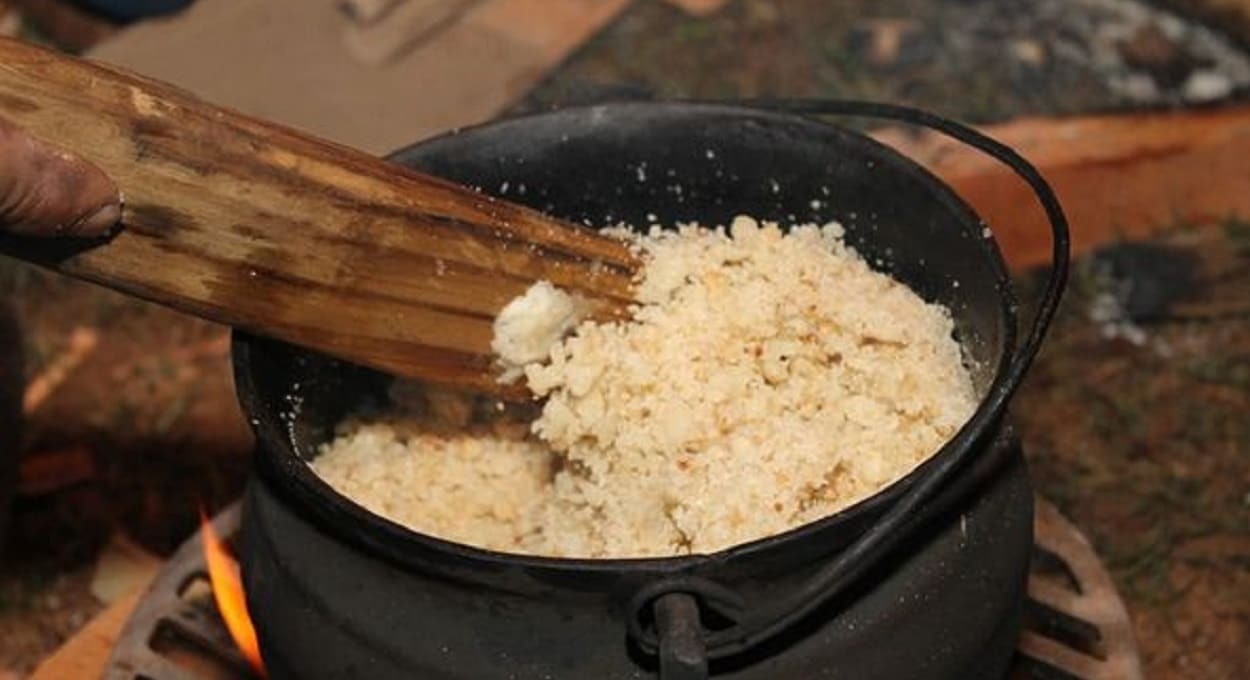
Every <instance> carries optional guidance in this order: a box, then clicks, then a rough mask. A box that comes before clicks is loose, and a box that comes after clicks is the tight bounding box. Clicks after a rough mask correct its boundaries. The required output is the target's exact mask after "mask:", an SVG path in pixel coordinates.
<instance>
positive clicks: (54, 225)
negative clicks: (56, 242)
mask: <svg viewBox="0 0 1250 680" xmlns="http://www.w3.org/2000/svg"><path fill="white" fill-rule="evenodd" d="M120 218H121V196H120V194H119V193H118V190H117V186H116V185H115V184H113V181H112V180H111V179H109V178H108V176H107V175H105V174H104V172H102V171H101V170H100V169H99V168H97V167H95V166H94V165H91V164H90V163H88V162H86V161H84V160H82V159H80V158H78V157H76V156H72V155H70V154H67V153H65V152H63V151H60V150H59V149H56V148H54V147H52V146H50V145H48V144H45V143H43V142H40V141H38V140H36V139H34V138H33V137H31V136H29V135H27V134H26V133H24V132H23V131H22V130H20V129H19V128H17V127H16V126H14V125H13V124H11V123H9V122H8V121H5V120H4V119H3V118H0V231H4V230H7V231H10V232H13V233H19V234H28V235H35V236H51V235H66V236H97V235H100V234H103V233H105V232H107V231H108V230H109V229H111V228H112V227H113V226H114V225H116V224H117V221H118V220H119V219H120Z"/></svg>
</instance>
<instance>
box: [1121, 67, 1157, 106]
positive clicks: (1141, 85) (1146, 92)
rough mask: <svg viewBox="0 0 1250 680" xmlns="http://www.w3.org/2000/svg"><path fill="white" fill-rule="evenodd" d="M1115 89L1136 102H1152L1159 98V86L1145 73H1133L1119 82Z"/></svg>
mask: <svg viewBox="0 0 1250 680" xmlns="http://www.w3.org/2000/svg"><path fill="white" fill-rule="evenodd" d="M1115 89H1117V90H1119V91H1120V93H1121V94H1123V95H1124V96H1125V97H1127V98H1128V99H1130V100H1132V101H1135V102H1150V101H1155V100H1156V99H1158V98H1159V86H1158V85H1155V81H1154V79H1153V78H1151V77H1150V76H1148V75H1146V74H1144V73H1132V74H1129V75H1127V76H1125V77H1124V78H1121V79H1119V80H1117V81H1116V82H1115Z"/></svg>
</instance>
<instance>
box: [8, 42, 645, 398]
mask: <svg viewBox="0 0 1250 680" xmlns="http://www.w3.org/2000/svg"><path fill="white" fill-rule="evenodd" d="M0 116H3V117H5V118H7V119H9V120H10V121H12V122H13V123H15V124H17V125H19V126H20V127H22V128H24V129H25V130H26V131H27V132H28V133H30V134H31V135H33V136H35V137H38V138H40V139H43V140H44V141H47V142H50V143H52V144H55V145H57V146H59V147H61V148H63V149H65V150H68V151H71V152H74V153H76V154H79V155H80V156H82V157H84V158H86V159H87V160H90V161H92V162H94V163H95V164H96V165H98V166H99V167H100V168H102V169H103V170H104V171H105V172H107V173H108V174H109V175H110V176H111V177H112V178H113V180H114V181H115V182H116V183H117V184H118V186H119V187H120V188H121V191H122V194H123V196H124V198H125V207H124V209H123V216H122V226H123V228H122V229H121V230H120V231H119V232H118V233H117V234H116V235H115V236H114V237H113V238H111V239H109V240H107V241H104V242H96V243H81V242H70V241H68V240H35V239H29V238H26V239H21V238H17V237H3V238H0V252H2V253H5V254H7V255H10V256H13V257H17V258H19V259H24V260H29V261H33V262H37V263H38V264H41V265H44V266H47V267H49V268H51V269H54V270H56V271H59V272H63V273H65V274H69V275H71V276H75V277H79V278H82V279H86V280H89V281H93V282H95V283H99V284H102V285H104V286H107V287H110V288H114V289H117V290H120V291H122V292H125V293H129V294H132V295H135V296H138V297H142V298H145V299H148V300H152V301H155V302H158V303H161V304H165V305H168V306H170V307H173V308H175V309H179V310H182V311H185V312H189V313H191V314H195V315H197V316H201V317H204V318H206V319H211V320H213V321H217V322H220V323H224V324H229V325H231V326H234V327H236V328H241V329H245V330H247V331H250V332H254V333H258V334H262V335H267V336H270V337H274V338H278V339H281V340H284V341H288V342H291V343H294V344H298V345H302V346H305V347H309V348H312V349H315V350H319V351H322V352H325V353H327V354H330V355H333V356H337V357H341V358H344V359H348V360H351V361H354V362H357V363H360V364H364V365H367V366H371V367H374V368H378V369H381V370H384V371H388V372H391V373H395V374H398V375H403V376H407V377H413V378H421V379H426V380H430V381H434V382H439V383H444V384H450V385H460V386H467V387H471V388H474V389H479V390H481V389H488V390H492V391H493V390H494V389H495V387H496V383H495V380H494V379H493V377H492V375H491V373H492V371H491V359H490V342H491V324H492V321H493V319H494V317H495V315H496V314H497V313H498V312H499V311H500V309H502V308H503V306H504V305H505V304H507V302H508V301H509V300H511V299H512V298H514V297H515V296H517V295H520V294H521V293H522V292H524V291H525V289H526V288H527V287H528V286H529V285H530V284H532V283H534V282H535V281H539V280H548V281H551V282H552V283H553V284H555V285H557V286H559V287H562V288H566V289H569V290H571V291H576V292H577V293H579V294H580V295H582V296H584V297H585V298H586V299H587V300H588V301H590V302H591V303H592V304H594V305H595V306H596V307H595V308H596V311H597V313H600V314H603V315H612V314H613V313H616V312H619V311H620V310H621V309H623V307H624V306H625V305H626V304H627V303H628V301H629V298H630V283H631V282H630V279H631V275H632V273H633V271H634V270H635V268H636V265H637V263H636V261H635V259H634V256H633V255H632V254H631V253H630V252H629V250H628V249H627V248H626V247H624V246H623V245H622V244H620V243H618V242H615V241H612V240H609V239H607V238H604V237H601V236H599V235H597V234H595V233H594V232H592V231H590V230H588V229H586V228H583V227H579V226H574V225H570V224H566V223H563V222H559V221H557V220H555V219H553V218H551V217H548V216H545V215H543V214H541V213H539V212H536V211H534V210H531V209H528V208H525V207H521V206H518V205H514V204H511V203H506V202H503V201H499V200H496V199H494V198H491V197H488V196H485V195H483V194H480V193H477V192H474V191H472V190H470V189H468V188H465V187H461V186H458V185H455V184H452V183H450V182H446V181H443V180H440V179H436V178H433V177H430V176H427V175H423V174H420V173H417V172H413V171H411V170H408V169H405V168H402V167H399V166H396V165H394V164H391V163H387V162H385V161H383V160H380V159H377V158H374V157H372V156H369V155H368V154H365V153H362V152H360V151H356V150H353V149H350V148H346V147H343V146H340V145H337V144H334V143H331V142H327V141H324V140H320V139H317V138H314V137H312V136H310V135H307V134H303V133H300V132H297V131H295V130H292V129H290V128H286V127H282V126H279V125H275V124H273V123H268V122H265V121H261V120H257V119H255V118H251V117H248V116H244V115H242V114H240V113H238V112H235V111H230V110H228V109H224V108H220V107H217V106H212V105H210V104H207V103H205V102H203V101H201V100H199V99H197V98H196V97H195V96H193V95H191V94H189V93H187V92H184V91H181V90H178V89H176V88H173V87H171V86H169V85H166V84H163V83H159V82H155V81H153V80H150V79H147V78H143V77H141V76H138V75H135V74H132V73H127V72H125V71H122V70H119V69H116V68H111V67H108V66H104V65H100V64H95V63H91V62H88V61H84V60H81V59H75V58H71V57H66V56H62V55H59V54H56V53H53V52H50V51H47V50H44V49H41V48H37V47H34V46H31V45H28V44H25V43H21V42H17V41H14V40H5V39H0Z"/></svg>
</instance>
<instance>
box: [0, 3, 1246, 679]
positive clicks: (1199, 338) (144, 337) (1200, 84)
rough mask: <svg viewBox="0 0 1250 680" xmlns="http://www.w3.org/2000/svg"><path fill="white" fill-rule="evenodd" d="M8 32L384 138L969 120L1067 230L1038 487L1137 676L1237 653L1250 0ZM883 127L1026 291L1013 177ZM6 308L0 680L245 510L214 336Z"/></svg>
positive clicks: (520, 12) (19, 10)
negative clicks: (1035, 176)
mask: <svg viewBox="0 0 1250 680" xmlns="http://www.w3.org/2000/svg"><path fill="white" fill-rule="evenodd" d="M0 34H2V35H6V36H18V37H20V38H23V39H26V40H31V41H36V42H41V43H45V44H48V45H52V46H54V47H56V48H58V49H62V50H65V51H68V52H72V53H77V54H83V55H87V56H91V57H94V58H98V59H102V60H106V61H110V62H113V63H117V64H121V65H123V66H126V67H128V68H131V69H134V70H137V71H139V72H142V73H145V74H148V75H151V76H154V77H157V78H160V79H162V80H167V81H170V82H173V83H175V84H177V85H180V86H182V87H185V88H187V89H189V90H191V91H193V92H196V93H198V94H200V95H202V96H204V97H205V98H207V99H209V100H212V101H214V102H217V103H221V104H225V105H228V106H232V107H235V108H238V109H241V110H243V111H245V112H247V113H251V114H254V115H258V116H262V117H266V118H271V119H274V120H277V121H281V122H285V123H288V124H290V125H294V126H297V127H300V128H303V129H306V130H309V131H311V132H314V133H316V134H318V135H321V136H325V137H328V138H331V139H334V140H336V141H340V142H342V143H345V144H349V145H352V146H356V147H359V148H362V149H365V150H367V151H370V152H372V153H376V154H385V153H387V152H389V151H392V150H395V149H398V148H400V147H403V146H405V145H407V144H409V143H411V142H415V141H417V140H420V139H423V138H426V137H428V136H430V135H433V134H438V133H440V132H444V131H447V130H449V129H453V128H456V127H461V126H465V125H471V124H473V123H477V122H481V121H485V120H489V119H491V118H494V117H497V116H501V115H509V114H517V113H523V112H527V111H536V110H542V109H546V108H550V107H556V106H565V105H570V104H579V103H591V102H603V101H611V100H619V99H652V98H678V97H701V98H742V97H760V96H820V97H843V98H866V99H876V100H883V101H891V102H901V103H907V104H911V105H915V106H919V107H923V108H926V109H930V110H933V111H935V112H938V113H941V114H944V115H947V116H950V117H954V118H957V119H961V120H964V121H968V122H972V123H975V124H977V125H980V126H983V127H984V128H985V129H986V130H987V131H989V132H990V133H991V134H994V135H995V136H997V137H1000V138H1002V139H1004V140H1005V141H1007V142H1009V143H1011V144H1012V145H1013V146H1016V147H1017V148H1019V149H1020V150H1021V151H1022V152H1024V153H1025V155H1026V156H1028V157H1030V158H1031V159H1032V160H1034V162H1035V163H1037V164H1038V165H1039V166H1040V168H1041V169H1042V171H1043V172H1044V173H1045V174H1047V175H1048V176H1049V177H1050V178H1051V179H1052V180H1053V181H1054V182H1055V184H1056V186H1057V188H1058V189H1059V192H1060V195H1061V198H1062V199H1063V201H1064V203H1065V207H1066V208H1067V209H1068V210H1069V212H1070V213H1071V215H1072V217H1073V227H1074V230H1075V233H1076V240H1077V254H1078V260H1077V266H1076V268H1075V270H1074V273H1073V278H1072V281H1071V285H1070V288H1069V291H1070V293H1069V295H1068V297H1067V298H1066V300H1065V302H1064V306H1063V310H1062V313H1061V317H1060V319H1059V322H1058V324H1057V326H1056V328H1055V329H1054V331H1053V332H1052V335H1051V339H1050V341H1049V342H1048V344H1047V346H1046V348H1045V351H1044V355H1043V356H1042V358H1041V360H1040V361H1039V363H1038V365H1037V367H1036V368H1035V369H1034V371H1033V373H1032V375H1031V377H1030V379H1029V382H1028V384H1027V385H1026V387H1025V389H1024V391H1023V393H1022V394H1021V395H1020V397H1019V398H1018V399H1017V401H1016V406H1015V409H1014V413H1015V417H1016V419H1017V421H1018V424H1019V427H1020V430H1021V432H1022V436H1023V439H1024V442H1025V448H1026V455H1027V457H1028V459H1029V461H1030V463H1031V465H1032V467H1033V473H1034V477H1035V483H1036V485H1037V487H1038V490H1039V492H1040V493H1041V494H1043V495H1045V496H1046V497H1047V498H1049V499H1050V500H1052V501H1053V502H1055V503H1056V505H1058V506H1059V508H1060V509H1061V510H1062V511H1063V512H1064V513H1065V514H1067V515H1068V516H1069V517H1071V518H1072V519H1073V520H1075V522H1076V523H1077V524H1078V525H1079V526H1080V527H1081V528H1082V529H1083V530H1084V532H1085V533H1086V534H1087V535H1088V536H1089V538H1090V539H1091V541H1092V542H1093V543H1094V546H1095V548H1096V549H1097V550H1098V552H1099V554H1100V555H1101V557H1102V558H1103V560H1104V562H1105V564H1106V566H1107V567H1108V569H1109V571H1110V572H1111V574H1112V576H1113V577H1114V579H1115V582H1116V585H1117V586H1118V588H1119V589H1120V592H1121V595H1122V596H1123V597H1124V599H1125V600H1126V603H1127V605H1128V609H1129V611H1130V614H1131V616H1132V620H1133V624H1134V627H1135V631H1136V634H1137V637H1138V642H1139V645H1140V648H1141V652H1142V657H1143V662H1144V664H1145V666H1146V671H1147V676H1148V677H1152V678H1203V679H1207V678H1211V679H1217V678H1229V679H1231V678H1241V677H1245V675H1244V673H1245V672H1246V669H1250V644H1247V643H1250V101H1247V94H1248V93H1250V0H1167V1H1162V0H1160V1H1149V2H1148V1H1145V0H840V1H836V2H831V1H830V0H776V1H768V0H338V1H334V0H197V1H195V2H192V1H190V0H147V1H142V0H134V1H125V0H77V1H74V0H0ZM848 124H851V125H859V126H862V125H863V124H862V123H856V122H853V121H852V122H849V123H848ZM874 134H877V135H878V136H879V138H881V139H886V140H889V141H891V143H894V144H896V145H897V146H899V147H900V148H902V149H903V150H904V151H906V152H908V153H910V154H911V155H913V156H914V157H916V158H918V159H919V160H921V161H922V162H924V163H925V164H927V165H928V166H929V167H931V168H933V169H934V170H935V172H937V173H938V174H939V175H941V176H942V177H943V178H945V179H947V180H948V181H950V182H951V183H952V184H954V185H955V186H956V188H957V189H960V190H961V191H964V192H966V193H965V195H967V196H968V197H969V200H970V201H971V202H972V203H973V205H974V207H976V208H978V210H980V211H982V214H983V215H984V216H985V217H986V218H987V219H988V221H989V222H990V224H991V225H992V226H993V227H994V229H995V231H996V233H999V234H1000V240H1001V241H1002V243H1003V244H1004V247H1005V248H1006V249H1007V250H1008V255H1009V259H1010V260H1011V261H1012V263H1013V265H1014V266H1015V267H1016V272H1017V276H1018V278H1019V281H1020V282H1021V284H1022V285H1023V286H1024V288H1025V290H1028V289H1029V287H1030V286H1032V285H1033V282H1034V280H1035V279H1036V278H1037V275H1036V272H1035V271H1033V267H1034V266H1036V265H1038V264H1039V263H1040V262H1042V261H1043V260H1044V258H1043V257H1041V255H1044V253H1045V248H1046V242H1045V239H1044V237H1042V236H1039V233H1040V232H1038V231H1037V230H1038V229H1039V228H1040V227H1039V226H1038V225H1040V221H1039V216H1038V215H1036V214H1033V209H1032V207H1031V206H1026V205H1023V204H1021V203H1019V202H1017V201H1014V200H1007V199H1005V198H1004V197H1006V196H1012V195H1014V194H1010V193H1009V192H1008V189H1006V188H1004V187H1008V186H1009V183H1010V180H1009V178H1005V176H1003V175H1001V174H1000V173H998V171H996V170H994V169H990V168H987V167H986V165H985V164H984V163H981V162H980V161H977V160H976V159H972V158H969V157H968V156H966V155H961V154H960V153H959V152H956V151H953V150H952V149H951V148H950V147H949V146H946V145H943V144H941V143H940V142H937V141H935V140H933V139H930V138H927V137H925V136H918V135H915V134H912V133H910V132H907V131H897V130H874ZM1016 189H1018V187H1017V188H1015V189H1012V190H1016ZM0 305H7V306H9V307H11V309H5V310H3V311H0V345H5V344H6V343H8V346H6V347H0V351H5V352H11V351H13V349H12V348H14V347H17V346H20V347H21V348H22V350H23V351H24V356H25V366H24V369H23V370H24V379H23V380H22V381H21V382H20V384H19V382H18V381H16V380H9V381H7V383H6V382H5V381H4V380H0V390H5V389H8V390H9V391H10V394H9V395H8V396H9V397H10V398H12V399H16V400H20V401H21V404H22V411H23V414H24V420H25V427H24V431H23V436H22V438H21V441H20V442H18V443H16V444H15V445H12V446H9V447H8V448H7V449H6V448H5V444H4V442H3V441H0V523H2V522H3V515H4V513H5V511H6V508H7V509H8V510H9V511H10V512H11V516H10V517H9V521H8V522H7V524H8V529H7V534H3V533H0V535H3V536H4V538H3V541H4V542H3V547H2V548H0V679H4V678H7V677H14V678H18V677H24V676H25V675H26V674H27V673H28V672H30V671H31V669H33V668H34V667H35V666H36V665H37V664H38V663H39V662H40V660H41V659H43V658H44V657H46V656H47V655H49V654H50V653H52V652H53V651H54V650H55V649H57V647H58V646H59V645H61V644H62V643H63V642H64V641H65V640H66V639H68V638H69V637H70V636H72V635H73V634H74V633H76V632H77V631H78V630H80V629H81V628H82V627H83V626H84V625H85V624H86V623H87V622H88V621H90V620H91V619H92V617H94V616H95V615H96V614H98V613H99V612H100V611H101V610H103V609H104V608H105V607H106V605H107V604H109V603H110V602H112V601H113V600H115V599H116V598H117V597H118V596H119V595H120V594H122V593H125V592H127V591H128V589H130V588H132V587H133V586H134V585H135V584H140V583H143V582H145V580H146V579H147V578H150V574H151V573H152V571H153V570H154V569H155V568H156V567H157V566H158V565H159V564H160V562H161V560H162V558H163V557H165V556H167V555H168V553H169V552H170V551H171V550H173V549H174V548H175V547H176V546H177V545H178V544H179V543H180V542H181V541H182V540H183V539H184V538H186V536H188V535H189V534H190V533H191V532H193V531H194V529H195V527H196V525H197V522H198V519H197V508H198V507H199V506H201V505H203V506H204V507H206V508H207V509H209V510H215V509H218V508H220V507H222V506H224V505H226V504H228V503H229V502H231V501H232V500H234V499H235V498H236V497H237V496H238V495H239V493H240V490H241V488H242V484H243V482H244V480H245V478H246V475H247V471H248V468H249V453H250V447H251V439H250V434H249V432H248V431H247V428H246V425H245V423H244V422H243V420H242V417H241V416H240V415H239V412H238V406H237V404H236V401H235V396H234V393H233V387H232V385H231V379H230V371H229V360H228V359H229V357H228V342H227V334H226V331H225V329H223V328H221V327H217V326H214V325H211V324H208V323H205V322H201V321H198V320H194V319H190V318H187V317H183V316H180V315H178V314H175V313H173V312H170V311H167V310H164V309H161V308H157V307H154V306H151V305H148V304H145V303H141V302H137V301H135V300H131V299H128V298H125V297H121V296H119V295H116V294H113V293H109V292H107V291H104V290H101V289H99V288H96V287H93V286H90V285H87V284H83V283H78V282H75V281H71V280H68V279H64V278H61V277H58V276H55V275H51V274H47V273H44V272H42V271H39V270H36V269H33V268H30V267H27V266H24V265H21V264H18V263H16V262H14V261H12V260H8V259H3V260H0ZM10 319H16V320H17V323H16V325H14V324H11V323H10V322H9V320H10ZM10 326H12V327H11V328H10ZM0 378H3V376H0ZM6 384H7V385H8V387H6ZM15 390H16V391H15ZM2 399H3V395H0V400H2ZM2 439H3V437H0V440H2ZM10 495H11V496H12V499H11V501H9V502H5V501H6V497H7V496H10Z"/></svg>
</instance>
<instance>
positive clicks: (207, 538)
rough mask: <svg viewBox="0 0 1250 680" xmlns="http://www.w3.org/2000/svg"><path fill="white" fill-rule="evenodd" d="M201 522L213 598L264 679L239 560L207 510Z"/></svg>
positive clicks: (227, 625)
mask: <svg viewBox="0 0 1250 680" xmlns="http://www.w3.org/2000/svg"><path fill="white" fill-rule="evenodd" d="M200 525H201V527H200V528H201V531H202V532H203V534H202V535H203V537H204V538H203V544H204V560H205V561H206V562H207V563H208V580H209V581H211V582H212V584H213V599H214V600H216V601H217V611H218V612H220V613H221V619H222V621H224V622H225V623H226V628H227V629H228V630H229V631H230V637H231V638H234V644H235V645H237V646H238V648H239V651H240V652H242V654H243V658H245V659H247V662H248V663H249V664H251V666H252V670H254V671H256V674H257V675H259V676H260V677H262V678H264V677H266V675H265V664H264V662H263V661H261V657H260V642H259V641H258V640H257V639H256V629H255V628H254V627H253V626H252V617H251V616H249V615H248V613H247V601H246V600H245V599H244V597H243V581H242V579H240V578H239V563H238V562H236V561H235V560H234V558H233V557H231V556H230V553H228V552H226V546H225V544H224V543H222V541H221V538H220V537H219V536H218V535H217V531H216V529H214V528H213V523H212V522H211V521H209V519H208V517H207V516H206V515H205V514H204V511H203V510H201V511H200Z"/></svg>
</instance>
